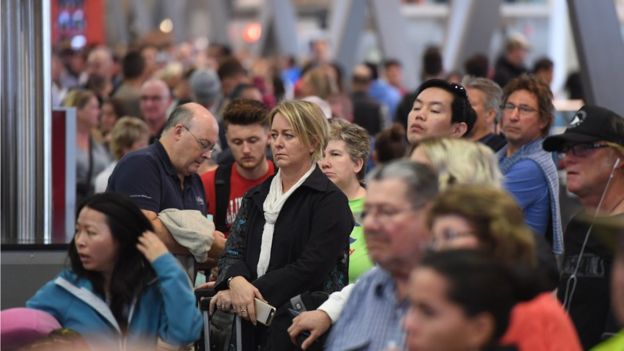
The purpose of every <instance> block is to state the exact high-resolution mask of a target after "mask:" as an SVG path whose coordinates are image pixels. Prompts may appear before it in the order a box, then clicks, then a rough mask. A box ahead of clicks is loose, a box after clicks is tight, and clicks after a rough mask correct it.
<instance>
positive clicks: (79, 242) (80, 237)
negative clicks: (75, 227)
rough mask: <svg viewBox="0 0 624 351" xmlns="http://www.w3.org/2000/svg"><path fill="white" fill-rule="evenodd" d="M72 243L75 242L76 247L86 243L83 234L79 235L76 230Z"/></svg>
mask: <svg viewBox="0 0 624 351" xmlns="http://www.w3.org/2000/svg"><path fill="white" fill-rule="evenodd" d="M74 243H75V244H76V248H79V247H84V246H85V245H86V240H85V236H84V235H80V232H76V235H75V236H74Z"/></svg>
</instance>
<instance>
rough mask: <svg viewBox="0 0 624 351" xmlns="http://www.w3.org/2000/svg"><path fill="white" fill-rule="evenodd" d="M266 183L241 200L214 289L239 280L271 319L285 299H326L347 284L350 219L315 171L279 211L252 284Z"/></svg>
mask: <svg viewBox="0 0 624 351" xmlns="http://www.w3.org/2000/svg"><path fill="white" fill-rule="evenodd" d="M272 179H273V177H271V178H269V179H267V180H266V181H265V182H264V183H262V184H260V185H259V186H257V187H255V188H253V189H251V190H250V191H249V192H247V194H245V197H244V198H243V202H242V205H241V208H240V210H239V212H238V215H237V217H236V220H235V221H234V223H233V224H232V228H231V231H230V235H229V237H228V240H227V243H226V247H225V255H224V256H223V257H222V258H221V259H220V260H219V277H218V279H217V285H216V289H217V290H224V289H227V280H228V278H230V277H235V276H243V277H245V278H246V279H247V280H248V281H250V282H251V283H252V284H253V285H254V286H256V287H257V288H258V290H260V293H261V294H262V296H263V297H264V298H265V299H266V300H267V301H268V302H269V304H271V305H273V306H275V307H278V314H277V315H276V319H277V317H278V316H279V314H280V311H279V310H280V308H281V309H282V310H284V309H285V308H284V307H285V305H287V304H288V303H289V301H290V298H292V297H294V296H296V295H298V294H301V293H304V292H312V291H324V292H327V293H331V292H333V291H336V290H340V289H342V288H343V287H344V286H345V285H346V284H347V283H348V263H347V262H348V250H349V235H350V233H351V230H352V229H353V215H352V214H351V210H350V209H349V203H348V200H347V198H346V196H345V195H344V194H343V193H342V191H341V190H340V189H338V187H336V185H334V184H333V183H332V182H331V181H330V180H329V179H328V178H327V177H326V176H325V175H324V174H323V173H322V172H321V170H320V168H319V167H318V166H316V168H315V170H314V171H313V172H312V174H310V176H309V177H308V179H306V180H305V181H304V182H303V184H302V185H301V186H300V187H299V188H298V189H297V190H295V192H294V193H293V194H292V195H291V196H290V197H289V198H288V200H286V203H285V204H284V206H283V207H282V210H281V212H280V214H279V216H278V218H277V221H276V223H275V229H274V234H273V244H272V247H271V259H270V261H269V267H268V269H267V272H266V273H265V274H264V275H263V276H262V277H260V278H258V277H257V274H256V266H257V263H258V259H259V256H260V246H261V242H262V231H263V228H264V224H265V219H264V214H263V209H262V206H263V203H264V200H265V199H266V197H267V195H268V193H269V187H270V185H271V181H272ZM286 309H287V308H286ZM275 323H276V321H275V320H274V324H275ZM288 324H289V323H288ZM287 326H288V325H286V326H285V327H283V326H282V327H279V326H275V328H279V329H282V328H284V330H279V331H277V332H279V333H280V334H284V335H286V334H285V332H286V331H285V328H286V327H287ZM271 329H273V328H271ZM286 340H287V341H288V339H287V335H286ZM288 343H289V341H288ZM290 345H291V346H294V345H292V344H290ZM245 349H247V347H245Z"/></svg>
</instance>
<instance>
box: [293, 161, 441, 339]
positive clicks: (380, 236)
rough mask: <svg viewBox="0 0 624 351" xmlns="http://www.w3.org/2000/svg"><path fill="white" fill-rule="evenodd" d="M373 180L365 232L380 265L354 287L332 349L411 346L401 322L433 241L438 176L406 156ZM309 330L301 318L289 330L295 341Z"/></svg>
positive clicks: (380, 170)
mask: <svg viewBox="0 0 624 351" xmlns="http://www.w3.org/2000/svg"><path fill="white" fill-rule="evenodd" d="M367 184H368V195H367V196H366V200H365V204H364V213H363V214H362V217H363V224H364V233H365V238H366V247H367V248H368V254H369V256H370V258H371V259H372V260H373V261H374V262H375V263H377V265H378V266H377V267H375V268H373V269H372V270H370V271H369V272H368V273H366V274H365V275H363V276H362V277H361V278H360V279H359V280H358V281H357V283H356V284H355V286H353V288H352V291H351V293H350V296H349V298H348V300H347V302H346V304H345V306H344V309H343V310H342V312H341V314H340V319H338V321H337V322H336V323H335V324H334V328H333V329H332V330H331V333H330V335H329V338H328V341H327V345H326V349H327V350H386V349H387V348H388V347H392V346H394V347H396V348H397V349H398V350H403V349H405V333H404V331H403V329H402V328H401V325H400V323H401V319H402V317H403V316H404V315H405V313H406V311H407V308H408V302H407V291H406V289H407V281H408V278H409V273H410V271H411V270H412V269H413V268H414V267H415V266H416V265H417V264H418V262H419V260H420V258H421V256H422V253H423V251H424V249H425V247H426V245H427V243H428V241H429V231H428V230H427V226H426V213H427V211H428V208H429V206H430V204H431V202H432V200H433V199H434V198H435V196H436V195H437V193H438V180H437V176H436V174H435V172H433V171H432V170H431V169H430V168H428V167H427V166H425V165H422V164H418V163H414V162H411V161H407V160H401V161H396V162H392V163H389V164H387V165H384V166H380V167H378V168H376V169H375V170H373V171H372V173H371V174H370V175H369V177H368V182H367ZM363 306H365V308H362V307H363ZM321 313H325V312H321ZM325 318H329V317H325ZM308 329H309V328H308V326H306V325H299V324H298V323H297V318H295V320H294V323H293V325H292V326H291V327H290V328H289V330H288V331H289V334H290V335H291V337H292V338H293V339H294V338H296V336H297V335H298V334H299V333H300V332H301V331H302V330H308ZM313 333H315V335H313V336H312V337H310V338H309V341H306V343H305V345H304V347H305V348H307V347H309V344H310V343H311V342H312V340H313V339H315V338H316V337H318V334H316V333H318V331H313Z"/></svg>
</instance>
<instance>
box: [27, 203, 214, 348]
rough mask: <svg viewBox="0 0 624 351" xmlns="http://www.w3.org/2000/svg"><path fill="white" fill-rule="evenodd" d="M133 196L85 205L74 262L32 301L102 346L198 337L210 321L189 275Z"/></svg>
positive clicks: (173, 341)
mask: <svg viewBox="0 0 624 351" xmlns="http://www.w3.org/2000/svg"><path fill="white" fill-rule="evenodd" d="M152 230H153V228H152V225H151V224H150V222H149V220H147V218H145V216H144V215H143V214H142V212H141V210H140V209H139V208H138V207H137V206H136V205H135V204H134V202H133V201H132V200H130V199H129V198H127V197H126V196H124V195H121V194H118V193H104V194H97V195H94V196H92V197H89V198H87V199H86V200H85V202H84V203H83V204H82V205H81V207H80V209H79V211H78V219H77V220H76V234H75V235H74V238H73V239H72V241H71V243H70V246H69V252H68V256H69V262H70V266H71V267H70V268H69V269H68V270H65V271H63V272H62V273H61V274H60V275H59V276H58V277H57V278H56V279H54V280H52V281H50V282H48V283H47V284H46V285H44V286H43V287H42V288H41V289H39V291H37V293H36V294H35V296H33V297H32V298H31V299H30V300H28V301H27V302H26V305H27V307H29V308H35V309H40V310H43V311H46V312H48V313H50V314H51V315H53V316H54V317H55V318H56V319H57V320H58V321H59V323H60V324H61V325H62V326H63V327H64V328H69V329H72V330H75V331H76V332H78V333H80V334H81V335H82V336H83V337H85V338H86V339H87V340H88V341H89V343H91V344H92V345H95V346H101V345H108V346H110V345H111V344H118V345H117V346H120V347H122V348H123V347H127V346H126V345H127V344H133V345H141V346H150V345H156V343H157V341H158V342H163V343H166V344H169V345H174V346H183V345H186V344H189V343H192V342H194V341H195V340H196V339H197V338H198V337H199V333H200V330H201V326H202V322H201V316H200V314H199V311H198V310H197V309H196V307H195V297H194V295H193V292H192V289H191V286H190V283H189V280H188V276H187V275H186V273H185V272H184V271H183V270H182V269H181V268H180V266H179V265H178V263H177V261H176V259H175V258H174V257H173V256H172V255H171V254H170V253H168V251H167V249H166V247H165V246H164V244H163V243H162V242H161V241H160V240H159V239H158V237H157V236H156V235H155V234H154V233H153V232H152Z"/></svg>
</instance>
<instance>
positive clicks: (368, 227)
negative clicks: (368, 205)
mask: <svg viewBox="0 0 624 351" xmlns="http://www.w3.org/2000/svg"><path fill="white" fill-rule="evenodd" d="M362 227H364V233H367V235H375V234H376V233H377V230H378V229H379V221H378V220H377V219H376V217H375V216H373V215H372V213H370V212H369V213H368V214H367V215H366V216H364V217H363V218H362Z"/></svg>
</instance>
